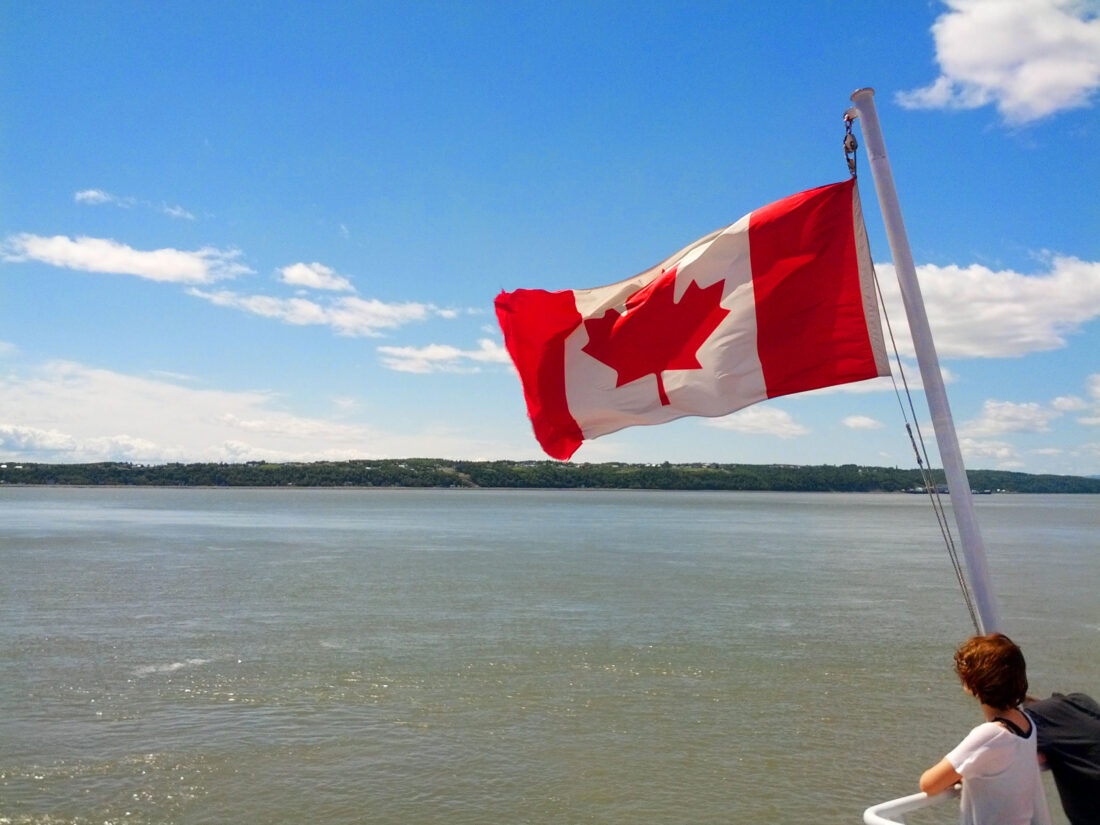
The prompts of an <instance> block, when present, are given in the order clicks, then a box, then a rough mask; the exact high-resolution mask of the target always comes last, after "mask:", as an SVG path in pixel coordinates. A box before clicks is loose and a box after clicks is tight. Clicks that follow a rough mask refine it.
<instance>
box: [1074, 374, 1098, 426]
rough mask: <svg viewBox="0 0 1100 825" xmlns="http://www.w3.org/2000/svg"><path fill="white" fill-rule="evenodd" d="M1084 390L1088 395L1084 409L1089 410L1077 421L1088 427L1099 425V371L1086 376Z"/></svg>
mask: <svg viewBox="0 0 1100 825" xmlns="http://www.w3.org/2000/svg"><path fill="white" fill-rule="evenodd" d="M1085 391H1086V392H1087V393H1088V396H1089V400H1088V403H1087V404H1086V407H1085V409H1087V410H1088V411H1089V412H1088V414H1087V415H1083V416H1081V417H1080V418H1078V419H1077V423H1078V424H1084V425H1085V426H1088V427H1100V373H1093V374H1092V375H1090V376H1089V377H1088V382H1087V384H1086V386H1085Z"/></svg>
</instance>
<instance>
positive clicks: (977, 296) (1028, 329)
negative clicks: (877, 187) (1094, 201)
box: [875, 256, 1100, 358]
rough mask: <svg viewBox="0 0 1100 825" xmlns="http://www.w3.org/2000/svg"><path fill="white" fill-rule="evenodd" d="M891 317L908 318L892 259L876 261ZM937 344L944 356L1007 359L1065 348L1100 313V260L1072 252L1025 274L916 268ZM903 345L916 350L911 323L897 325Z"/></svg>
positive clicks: (908, 351)
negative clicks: (1081, 257)
mask: <svg viewBox="0 0 1100 825" xmlns="http://www.w3.org/2000/svg"><path fill="white" fill-rule="evenodd" d="M875 267H876V269H877V270H878V273H879V281H880V283H881V284H882V291H883V295H884V299H885V301H886V305H887V309H888V310H889V312H890V317H891V318H893V319H904V318H905V312H904V309H903V308H902V304H901V296H900V293H899V291H898V285H897V278H896V277H895V275H894V268H893V266H892V265H890V264H875ZM917 275H918V277H919V279H920V285H921V292H922V294H923V295H924V302H925V305H926V308H927V312H928V320H929V324H930V325H931V327H932V334H933V337H934V338H935V340H936V349H937V351H938V352H939V354H940V355H941V356H943V357H945V358H1009V357H1016V356H1020V355H1027V354H1028V353H1032V352H1047V351H1050V350H1055V349H1061V348H1062V347H1064V346H1066V344H1067V337H1068V336H1070V335H1072V334H1073V333H1074V332H1076V331H1077V330H1078V329H1080V328H1081V327H1082V326H1083V325H1085V324H1086V323H1088V322H1090V321H1093V320H1095V319H1097V318H1100V262H1092V261H1082V260H1079V259H1077V258H1073V257H1067V256H1055V257H1053V258H1052V259H1051V260H1050V268H1049V271H1048V272H1046V273H1043V274H1039V275H1023V274H1021V273H1019V272H1013V271H1011V270H1001V271H994V270H991V269H988V268H987V267H984V266H979V265H977V264H972V265H970V266H967V267H960V266H934V265H931V264H925V265H923V266H918V267H917ZM893 326H894V334H895V335H896V336H897V338H898V349H899V350H900V351H901V352H902V353H903V354H904V355H908V356H912V355H913V344H912V341H911V340H910V339H909V338H908V325H906V324H905V323H897V322H896V320H895V322H894V325H893Z"/></svg>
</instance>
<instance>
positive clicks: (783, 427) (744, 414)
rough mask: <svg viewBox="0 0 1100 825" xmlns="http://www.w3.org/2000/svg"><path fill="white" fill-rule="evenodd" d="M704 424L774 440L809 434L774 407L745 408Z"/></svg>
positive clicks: (804, 428)
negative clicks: (768, 437)
mask: <svg viewBox="0 0 1100 825" xmlns="http://www.w3.org/2000/svg"><path fill="white" fill-rule="evenodd" d="M705 423H706V424H707V425H708V426H711V427H717V428H718V429H721V430H734V431H735V432H739V433H747V434H749V435H771V436H775V437H776V438H797V437H798V436H801V435H806V434H807V433H809V432H810V431H809V430H808V429H807V428H806V427H804V426H802V425H801V424H799V423H798V422H797V421H795V420H794V418H793V417H792V416H791V414H790V413H788V412H787V411H786V410H780V409H776V408H775V407H759V406H758V407H747V408H745V409H743V410H739V411H738V412H735V413H733V414H732V415H727V416H724V417H722V418H712V419H707V421H706V422H705Z"/></svg>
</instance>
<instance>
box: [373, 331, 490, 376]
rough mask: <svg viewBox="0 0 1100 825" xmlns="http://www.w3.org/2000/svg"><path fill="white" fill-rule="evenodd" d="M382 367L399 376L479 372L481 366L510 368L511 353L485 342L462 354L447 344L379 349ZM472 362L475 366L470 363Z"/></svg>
mask: <svg viewBox="0 0 1100 825" xmlns="http://www.w3.org/2000/svg"><path fill="white" fill-rule="evenodd" d="M378 352H379V353H380V354H381V355H382V364H383V365H384V366H385V367H387V368H388V369H391V370H395V371H397V372H415V373H429V372H476V371H477V370H478V367H477V365H478V364H508V363H511V360H510V359H509V357H508V351H507V350H506V349H504V347H502V346H501V345H500V344H498V343H496V342H494V341H490V340H489V339H487V338H483V339H481V340H480V341H478V348H477V349H475V350H461V349H458V348H457V347H452V346H447V345H445V344H429V345H428V346H426V347H379V348H378ZM471 362H472V363H471Z"/></svg>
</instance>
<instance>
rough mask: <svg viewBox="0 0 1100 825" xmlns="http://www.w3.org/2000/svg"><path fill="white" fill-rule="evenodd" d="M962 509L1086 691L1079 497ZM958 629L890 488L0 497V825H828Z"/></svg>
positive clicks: (846, 805)
mask: <svg viewBox="0 0 1100 825" xmlns="http://www.w3.org/2000/svg"><path fill="white" fill-rule="evenodd" d="M978 508H979V509H978V515H979V519H980V521H981V523H982V527H983V532H984V534H985V538H986V543H987V545H988V552H989V562H990V567H991V568H992V572H993V577H994V586H995V589H996V590H997V592H998V595H999V598H1000V602H1001V610H1002V613H1003V618H1004V623H1005V629H1006V631H1007V632H1008V633H1009V635H1011V636H1013V637H1014V638H1015V639H1016V640H1017V641H1018V642H1020V644H1021V646H1022V647H1023V648H1024V652H1025V654H1026V655H1027V657H1028V663H1029V671H1030V675H1031V683H1032V691H1033V692H1034V693H1037V694H1040V695H1046V694H1047V693H1049V692H1050V691H1052V690H1062V691H1068V690H1084V691H1086V692H1089V693H1092V694H1093V695H1097V694H1100V657H1098V655H1097V654H1098V651H1100V600H1098V598H1097V595H1096V594H1097V582H1098V581H1100V501H1098V500H1097V499H1096V498H1093V497H1085V496H1081V497H1071V496H998V495H994V496H983V497H980V498H979V500H978ZM971 633H972V627H971V626H970V621H969V617H968V614H967V613H966V610H965V608H964V606H963V603H962V600H961V597H960V595H959V593H958V585H957V583H956V582H955V579H954V575H953V573H952V571H951V566H950V563H949V561H948V559H947V555H946V551H945V550H944V548H943V545H942V540H940V538H939V532H938V529H937V528H936V525H935V521H934V519H933V517H932V514H931V512H930V509H929V507H928V505H927V502H926V500H925V499H924V498H923V497H920V496H906V495H829V494H807V495H803V494H790V493H781V494H780V493H776V494H772V493H671V492H670V493H663V492H612V491H585V492H565V491H452V490H373V491H367V490H285V489H284V490H239V489H232V490H229V489H226V490H206V489H179V490H177V489H171V490H168V489H88V488H79V489H76V488H0V823H5V825H7V823H13V824H15V825H24V824H25V823H39V824H40V825H45V823H72V824H73V825H78V824H79V825H84V823H89V825H90V824H91V823H95V825H102V823H112V825H113V824H114V823H135V825H136V824H138V823H179V825H185V824H187V825H190V824H191V823H196V824H197V823H242V825H244V823H265V825H267V824H270V825H276V824H278V823H314V824H315V825H316V824H318V823H320V824H321V825H328V824H330V823H331V824H333V825H335V824H336V823H341V824H342V823H358V822H364V823H379V825H390V823H392V824H393V825H398V824H400V825H413V824H416V825H435V823H439V825H444V823H446V825H460V824H461V823H469V824H470V825H475V824H476V825H496V824H497V823H499V824H500V825H505V824H511V823H532V824H533V825H534V824H536V823H537V824H538V825H543V824H544V823H546V824H547V825H549V823H560V824H561V825H566V824H567V823H568V824H570V825H572V824H573V823H593V824H594V825H595V824H596V823H600V824H601V825H603V824H606V825H620V824H623V825H625V823H651V824H652V823H667V824H668V825H679V824H680V823H689V822H690V823H768V822H784V823H786V822H790V823H802V822H814V823H838V824H839V823H857V822H859V821H860V816H861V812H862V810H863V808H865V807H866V806H867V805H869V804H872V803H874V802H879V801H882V800H884V799H887V798H891V797H894V796H900V795H903V794H907V793H912V792H915V790H916V779H917V776H918V774H919V773H920V771H921V770H923V769H924V768H925V767H927V766H929V765H931V764H932V763H933V762H935V761H937V760H938V759H939V758H940V757H942V756H943V754H944V753H946V752H947V750H949V749H950V748H951V747H952V746H954V745H955V744H956V742H957V741H958V740H959V739H960V738H961V736H962V735H963V733H964V732H965V731H966V730H968V729H969V727H970V726H971V725H972V724H975V723H976V722H977V721H979V713H978V709H977V707H976V705H975V704H974V703H973V700H971V699H970V698H969V697H967V696H966V695H965V694H964V693H963V692H962V690H961V689H960V688H959V686H958V683H957V680H956V679H955V677H954V676H953V674H952V672H951V655H952V652H953V650H954V648H955V646H956V645H957V643H958V642H959V641H961V640H962V639H964V638H965V637H966V636H968V635H970V634H971ZM1048 793H1049V794H1050V797H1051V800H1052V802H1053V803H1054V805H1055V807H1057V797H1056V794H1055V793H1054V791H1053V786H1052V785H1051V786H1049V789H1048ZM938 816H939V819H938V820H935V817H931V818H929V817H928V816H926V817H925V820H923V821H943V822H954V821H955V820H956V817H957V813H955V812H954V811H953V810H952V809H951V808H950V806H948V807H947V808H944V809H943V811H942V813H939V814H938ZM1056 816H1057V817H1060V816H1061V812H1060V811H1056ZM1056 821H1064V820H1061V819H1056Z"/></svg>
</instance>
